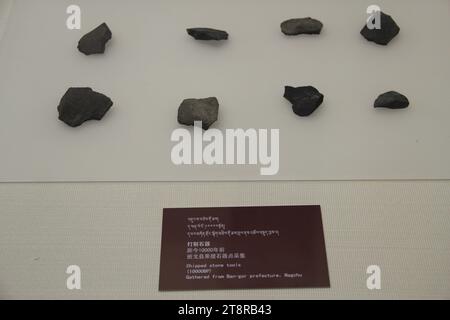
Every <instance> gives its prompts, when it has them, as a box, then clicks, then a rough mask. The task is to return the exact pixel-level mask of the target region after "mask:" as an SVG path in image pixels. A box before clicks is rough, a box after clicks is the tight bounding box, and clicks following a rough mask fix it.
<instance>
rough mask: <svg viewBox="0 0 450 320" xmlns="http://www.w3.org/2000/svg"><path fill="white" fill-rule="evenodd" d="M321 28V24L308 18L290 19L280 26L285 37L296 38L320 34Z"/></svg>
mask: <svg viewBox="0 0 450 320" xmlns="http://www.w3.org/2000/svg"><path fill="white" fill-rule="evenodd" d="M322 28H323V24H322V22H320V21H319V20H316V19H312V18H310V17H308V18H300V19H290V20H286V21H284V22H283V23H282V24H281V31H282V32H283V33H284V34H285V35H287V36H296V35H299V34H320V32H321V31H322Z"/></svg>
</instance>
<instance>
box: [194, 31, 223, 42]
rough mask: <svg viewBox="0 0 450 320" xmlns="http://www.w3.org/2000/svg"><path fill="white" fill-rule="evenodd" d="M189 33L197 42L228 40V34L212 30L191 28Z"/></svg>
mask: <svg viewBox="0 0 450 320" xmlns="http://www.w3.org/2000/svg"><path fill="white" fill-rule="evenodd" d="M187 33H188V34H189V35H190V36H191V37H193V38H194V39H196V40H216V41H220V40H228V33H227V32H226V31H222V30H216V29H211V28H190V29H187Z"/></svg>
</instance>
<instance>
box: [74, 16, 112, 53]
mask: <svg viewBox="0 0 450 320" xmlns="http://www.w3.org/2000/svg"><path fill="white" fill-rule="evenodd" d="M111 38H112V32H111V30H110V29H109V27H108V25H107V24H106V23H102V24H101V25H99V26H98V27H97V28H95V29H94V30H92V31H91V32H89V33H87V34H85V35H84V36H83V37H82V38H81V39H80V41H79V42H78V50H79V51H80V52H82V53H84V54H85V55H87V56H88V55H91V54H101V53H105V48H106V43H107V42H108V41H109V40H111Z"/></svg>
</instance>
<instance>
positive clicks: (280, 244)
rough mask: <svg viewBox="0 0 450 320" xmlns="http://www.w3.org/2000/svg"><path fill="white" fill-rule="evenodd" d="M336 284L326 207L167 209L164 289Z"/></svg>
mask: <svg viewBox="0 0 450 320" xmlns="http://www.w3.org/2000/svg"><path fill="white" fill-rule="evenodd" d="M313 287H325V288H328V287H330V279H329V275H328V264H327V256H326V251H325V241H324V234H323V226H322V216H321V210H320V206H284V207H237V208H186V209H164V215H163V230H162V243H161V265H160V278H159V290H160V291H173V290H207V289H210V290H212V289H256V288H313Z"/></svg>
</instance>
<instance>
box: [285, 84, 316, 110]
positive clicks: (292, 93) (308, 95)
mask: <svg viewBox="0 0 450 320" xmlns="http://www.w3.org/2000/svg"><path fill="white" fill-rule="evenodd" d="M284 97H285V98H286V99H287V100H288V101H289V102H290V103H292V110H293V111H294V113H295V114H297V115H299V116H300V117H307V116H309V115H311V114H312V113H313V112H314V111H316V109H317V108H318V107H319V106H320V105H321V104H322V102H323V99H324V96H323V94H321V93H320V92H319V91H318V90H317V89H316V88H314V87H311V86H307V87H298V88H294V87H289V86H286V87H285V91H284Z"/></svg>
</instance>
